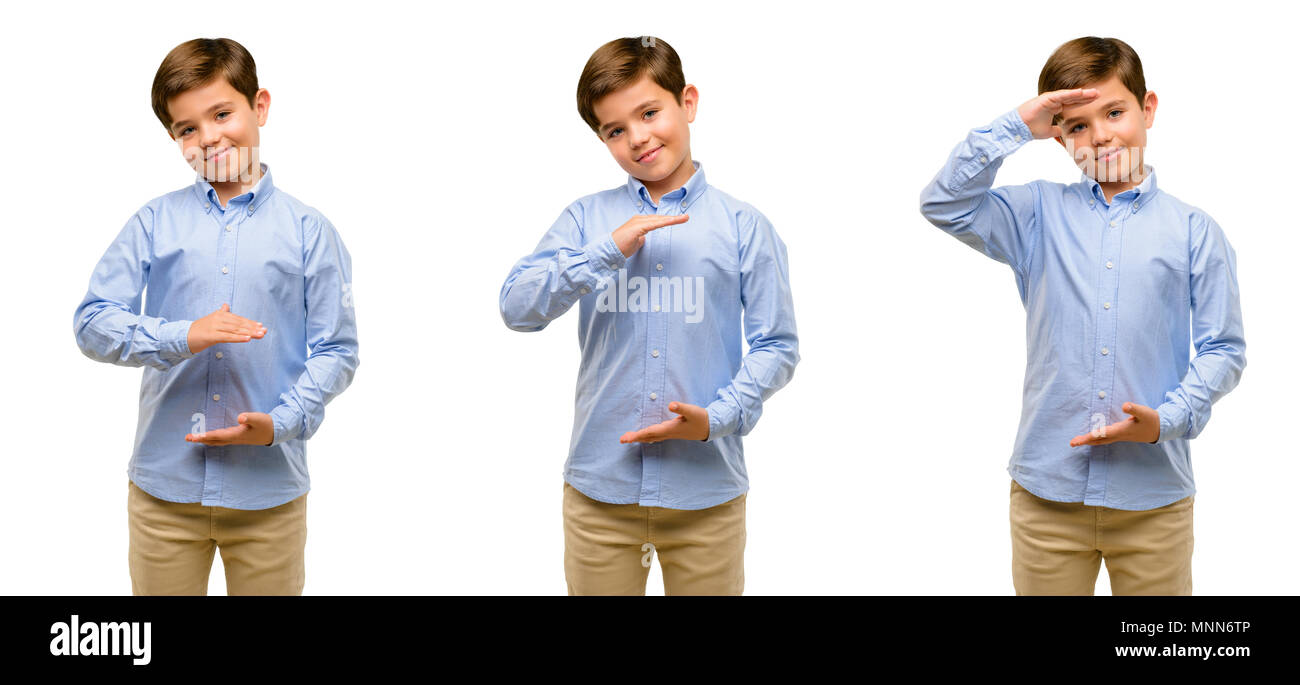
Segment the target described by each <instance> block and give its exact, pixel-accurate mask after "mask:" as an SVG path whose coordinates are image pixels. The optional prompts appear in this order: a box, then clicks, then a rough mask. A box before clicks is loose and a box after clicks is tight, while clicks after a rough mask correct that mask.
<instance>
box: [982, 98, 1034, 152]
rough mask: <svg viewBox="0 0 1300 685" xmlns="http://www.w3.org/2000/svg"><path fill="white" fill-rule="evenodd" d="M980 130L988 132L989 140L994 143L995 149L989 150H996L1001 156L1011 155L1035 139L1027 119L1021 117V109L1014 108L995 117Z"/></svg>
mask: <svg viewBox="0 0 1300 685" xmlns="http://www.w3.org/2000/svg"><path fill="white" fill-rule="evenodd" d="M979 132H980V133H985V134H988V136H989V138H990V141H989V142H991V143H993V149H992V150H989V152H996V153H997V154H998V155H999V156H1006V155H1009V154H1011V153H1013V152H1015V151H1016V150H1019V149H1020V148H1022V147H1024V146H1025V145H1027V144H1029V141H1031V140H1033V139H1034V134H1033V133H1031V132H1030V131H1029V126H1028V125H1026V124H1025V120H1024V119H1021V118H1020V110H1019V109H1013V110H1011V111H1010V112H1007V113H1006V114H1003V115H1002V116H1000V117H998V118H997V119H994V120H993V123H992V124H990V125H989V127H988V128H986V129H981V130H980V131H979Z"/></svg>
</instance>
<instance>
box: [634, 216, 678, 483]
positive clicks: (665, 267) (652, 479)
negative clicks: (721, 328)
mask: <svg viewBox="0 0 1300 685" xmlns="http://www.w3.org/2000/svg"><path fill="white" fill-rule="evenodd" d="M670 195H671V193H670ZM680 207H681V205H680V204H679V201H678V200H675V199H672V198H670V197H669V196H664V197H661V198H660V199H659V206H658V207H657V208H656V209H655V213H656V214H659V215H662V216H676V215H678V214H681V211H680ZM668 228H670V227H664V228H662V229H659V230H656V231H651V232H650V233H648V234H646V243H645V245H644V246H642V250H644V251H645V256H646V260H645V261H644V262H642V263H643V264H645V265H646V271H647V272H648V273H647V274H646V276H645V278H646V285H647V286H648V287H649V288H650V292H649V301H648V305H649V311H647V312H646V317H647V319H646V342H645V348H644V349H643V350H642V354H643V355H645V356H644V359H645V369H646V373H645V381H644V383H643V385H642V393H641V417H642V421H641V423H642V425H643V426H650V425H654V424H656V423H660V422H662V421H665V420H667V418H668V416H667V415H668V410H667V406H668V398H666V397H664V390H665V389H666V386H667V378H668V374H667V371H666V370H667V358H668V317H667V316H665V313H666V312H664V305H665V303H663V302H660V301H659V294H660V292H661V288H660V287H659V282H658V279H659V278H663V277H665V276H666V275H667V274H668V273H669V272H670V271H671V265H670V264H669V263H668V256H669V254H670V250H669V246H670V243H671V239H672V234H671V233H670V232H669V231H668V230H667V229H668ZM662 460H663V443H662V442H656V443H649V444H646V443H642V446H641V502H642V504H643V505H644V506H659V503H660V498H661V497H662V492H663V489H662V482H661V468H662Z"/></svg>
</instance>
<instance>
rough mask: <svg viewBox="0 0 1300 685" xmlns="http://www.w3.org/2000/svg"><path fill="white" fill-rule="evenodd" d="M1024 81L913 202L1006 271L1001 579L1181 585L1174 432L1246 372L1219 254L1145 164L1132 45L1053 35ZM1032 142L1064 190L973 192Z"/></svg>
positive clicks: (1229, 268)
mask: <svg viewBox="0 0 1300 685" xmlns="http://www.w3.org/2000/svg"><path fill="white" fill-rule="evenodd" d="M1038 90H1039V93H1040V94H1039V96H1038V97H1035V98H1033V99H1032V100H1030V101H1028V102H1026V103H1025V104H1023V105H1021V106H1020V107H1019V108H1018V109H1016V110H1013V111H1011V112H1008V113H1006V114H1005V115H1003V116H1001V117H999V118H998V119H997V120H996V121H994V122H993V124H992V125H990V126H988V127H985V128H979V129H975V130H973V131H971V133H970V135H968V136H967V138H966V140H965V141H963V142H962V143H960V144H959V145H958V146H957V147H956V149H954V150H953V153H952V155H951V156H950V157H949V159H948V162H947V164H945V165H944V167H943V169H942V170H941V171H940V172H939V174H938V175H937V176H935V178H934V180H933V181H932V182H931V183H930V185H928V186H927V187H926V188H925V190H924V191H923V193H922V195H921V212H922V214H923V215H925V217H926V218H927V219H928V220H930V222H931V223H933V224H934V225H935V226H938V227H939V228H941V229H943V230H944V231H946V232H948V233H950V234H951V235H953V236H954V237H956V238H957V239H958V240H961V241H962V242H964V243H966V244H967V245H970V246H971V247H973V248H975V249H977V250H979V251H981V252H983V253H984V254H986V255H987V256H989V257H991V258H993V259H995V260H997V261H1000V262H1002V263H1004V264H1007V265H1009V266H1010V267H1011V268H1012V270H1013V272H1014V273H1015V277H1016V284H1017V287H1018V288H1019V291H1020V298H1021V301H1022V302H1023V303H1024V305H1025V310H1026V313H1027V320H1026V334H1027V341H1028V355H1027V365H1026V371H1025V384H1024V405H1023V409H1022V413H1021V419H1020V430H1019V433H1018V435H1017V437H1016V443H1015V448H1014V450H1013V451H1012V455H1011V461H1010V464H1009V465H1008V471H1009V472H1010V474H1011V477H1012V482H1011V488H1012V492H1011V498H1012V501H1011V528H1012V543H1013V544H1012V550H1013V559H1012V562H1013V563H1012V566H1013V578H1014V581H1015V587H1016V591H1017V593H1019V594H1092V592H1093V588H1094V586H1095V582H1096V576H1097V572H1098V570H1099V567H1100V563H1101V560H1102V559H1105V560H1106V565H1107V570H1108V572H1109V573H1110V578H1111V587H1112V589H1113V590H1114V592H1115V593H1116V594H1190V593H1191V587H1192V586H1191V554H1192V499H1193V494H1194V493H1195V486H1194V483H1193V480H1192V466H1191V457H1190V451H1189V445H1188V441H1189V440H1190V439H1191V438H1194V437H1196V435H1198V434H1199V433H1200V432H1201V430H1202V429H1203V428H1204V427H1205V425H1206V422H1207V421H1208V420H1209V417H1210V408H1211V405H1212V404H1213V403H1214V402H1215V401H1216V400H1218V399H1219V398H1220V397H1222V396H1223V395H1224V394H1226V393H1227V392H1228V391H1230V390H1232V388H1233V387H1235V386H1236V385H1237V382H1238V380H1239V379H1240V377H1241V372H1242V369H1243V368H1245V365H1246V359H1245V350H1246V343H1245V339H1244V337H1243V333H1242V323H1241V304H1240V297H1239V293H1238V288H1237V275H1236V255H1235V253H1234V252H1233V250H1232V246H1231V245H1229V244H1228V240H1227V237H1226V236H1225V235H1224V233H1223V230H1222V229H1220V228H1219V225H1218V224H1217V223H1215V221H1214V220H1213V219H1212V218H1210V217H1209V215H1207V214H1206V213H1205V212H1203V211H1201V210H1199V209H1197V208H1196V207H1193V206H1191V205H1188V204H1186V203H1184V202H1182V201H1180V200H1178V199H1176V198H1174V197H1173V196H1172V195H1170V194H1169V193H1168V192H1167V191H1165V190H1164V189H1162V188H1160V187H1159V186H1158V185H1157V184H1156V174H1155V170H1154V169H1153V168H1152V167H1151V166H1150V165H1147V164H1145V162H1144V159H1143V157H1144V151H1145V147H1146V131H1147V129H1149V128H1150V127H1151V126H1152V124H1153V122H1154V119H1155V111H1156V105H1157V98H1156V94H1155V93H1154V92H1151V91H1148V90H1147V89H1146V85H1145V81H1144V78H1143V74H1142V64H1141V61H1140V60H1139V59H1138V56H1137V53H1136V52H1134V51H1133V49H1132V48H1131V47H1129V46H1128V45H1127V44H1125V43H1124V42H1123V41H1120V40H1117V39H1114V38H1095V37H1087V38H1079V39H1076V40H1073V41H1070V42H1068V43H1065V44H1064V45H1062V46H1061V47H1060V48H1058V49H1057V50H1056V52H1055V53H1054V54H1053V55H1052V56H1051V58H1050V59H1049V60H1048V61H1047V64H1046V65H1045V66H1044V67H1043V70H1042V74H1041V76H1040V79H1039V87H1038ZM1046 138H1054V139H1055V140H1056V141H1057V142H1058V143H1059V144H1060V145H1061V146H1062V147H1064V148H1065V149H1066V151H1067V152H1068V153H1069V154H1070V155H1071V157H1072V159H1074V161H1075V162H1076V164H1077V165H1078V166H1079V168H1080V169H1081V170H1082V171H1083V177H1082V179H1081V180H1080V182H1078V183H1075V184H1072V185H1061V184H1057V183H1048V182H1046V181H1036V182H1034V183H1030V184H1026V185H1022V186H1004V187H999V188H992V185H993V179H994V176H995V175H996V173H997V170H998V167H999V166H1000V165H1001V163H1002V160H1003V159H1004V158H1005V157H1006V156H1007V155H1009V154H1011V153H1012V152H1014V151H1015V150H1017V149H1019V148H1020V147H1021V146H1022V145H1025V144H1026V143H1028V142H1029V141H1031V140H1034V139H1046ZM1191 343H1194V344H1195V345H1196V356H1195V357H1194V358H1191V359H1189V356H1190V355H1189V347H1190V344H1191Z"/></svg>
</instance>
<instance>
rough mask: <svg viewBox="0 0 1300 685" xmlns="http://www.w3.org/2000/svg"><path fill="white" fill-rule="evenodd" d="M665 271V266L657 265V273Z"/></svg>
mask: <svg viewBox="0 0 1300 685" xmlns="http://www.w3.org/2000/svg"><path fill="white" fill-rule="evenodd" d="M663 270H664V265H663V264H655V271H663Z"/></svg>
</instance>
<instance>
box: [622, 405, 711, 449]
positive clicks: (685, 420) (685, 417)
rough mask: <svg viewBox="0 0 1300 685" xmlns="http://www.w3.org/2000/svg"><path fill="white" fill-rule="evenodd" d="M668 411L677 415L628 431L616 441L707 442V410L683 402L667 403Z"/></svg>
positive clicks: (625, 442)
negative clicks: (637, 429)
mask: <svg viewBox="0 0 1300 685" xmlns="http://www.w3.org/2000/svg"><path fill="white" fill-rule="evenodd" d="M668 411H670V412H672V413H674V414H678V415H679V416H676V417H674V418H671V419H668V420H667V421H664V422H663V423H656V424H655V425H653V426H648V427H646V428H642V429H641V430H639V431H628V432H626V433H624V434H623V437H621V438H619V439H618V441H619V442H620V443H622V444H627V443H629V442H649V443H655V442H659V441H661V440H707V439H708V438H709V410H708V409H705V408H704V407H697V406H695V405H693V404H687V403H685V402H669V403H668Z"/></svg>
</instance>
